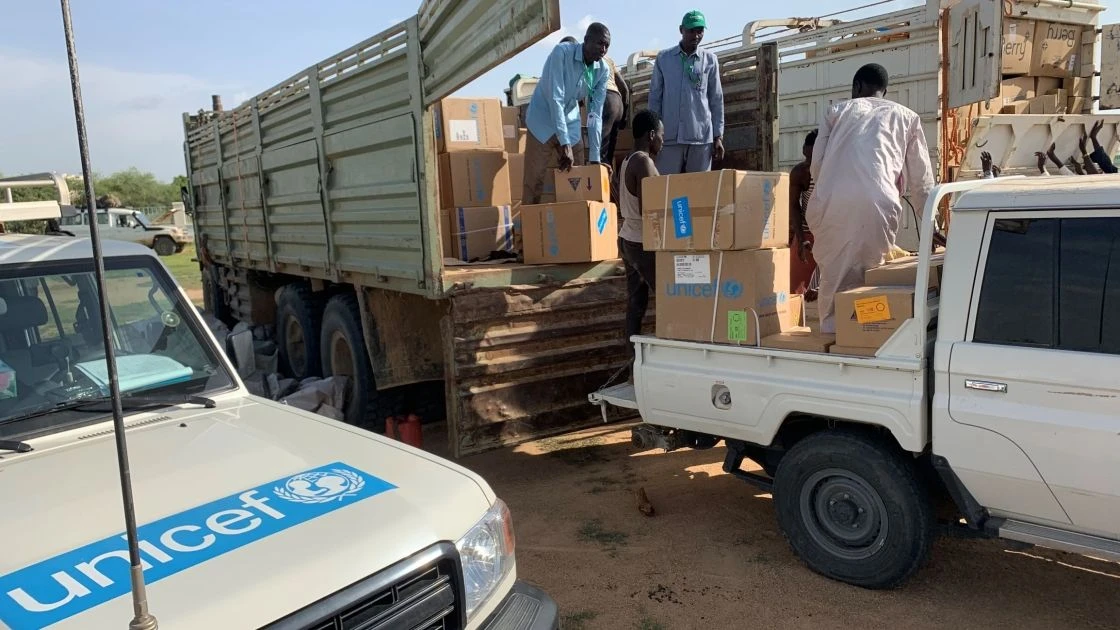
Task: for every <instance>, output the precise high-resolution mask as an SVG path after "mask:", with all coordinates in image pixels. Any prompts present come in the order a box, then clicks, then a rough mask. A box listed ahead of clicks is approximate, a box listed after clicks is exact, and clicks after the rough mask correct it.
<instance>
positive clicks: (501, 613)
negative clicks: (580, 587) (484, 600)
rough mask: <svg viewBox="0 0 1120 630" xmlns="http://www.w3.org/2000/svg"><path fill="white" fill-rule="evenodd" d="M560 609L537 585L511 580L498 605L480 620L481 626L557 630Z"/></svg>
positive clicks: (493, 629) (490, 629)
mask: <svg viewBox="0 0 1120 630" xmlns="http://www.w3.org/2000/svg"><path fill="white" fill-rule="evenodd" d="M559 627H560V610H559V608H557V606H556V602H554V601H552V598H551V597H549V596H548V594H547V593H545V592H544V591H542V590H541V589H539V588H537V587H535V586H530V585H529V584H526V583H525V582H521V581H518V582H516V583H514V585H513V589H512V590H510V592H509V594H508V595H506V598H505V599H503V600H502V603H500V604H498V609H497V610H495V611H494V614H492V615H490V618H489V619H487V620H486V621H485V622H483V624H482V627H481V630H557V629H558V628H559Z"/></svg>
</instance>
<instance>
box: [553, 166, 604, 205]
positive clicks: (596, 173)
mask: <svg viewBox="0 0 1120 630" xmlns="http://www.w3.org/2000/svg"><path fill="white" fill-rule="evenodd" d="M553 181H554V182H555V185H556V201H557V202H558V203H566V202H569V201H594V202H596V203H607V202H609V201H610V200H611V180H610V171H608V170H607V167H606V166H603V165H602V164H589V165H587V166H573V167H572V168H571V169H570V170H568V171H561V170H560V169H556V170H555V171H553Z"/></svg>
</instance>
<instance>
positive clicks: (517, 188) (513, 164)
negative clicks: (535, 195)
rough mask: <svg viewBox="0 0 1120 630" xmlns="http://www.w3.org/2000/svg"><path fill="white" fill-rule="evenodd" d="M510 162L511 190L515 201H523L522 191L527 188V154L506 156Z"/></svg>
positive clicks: (511, 195)
mask: <svg viewBox="0 0 1120 630" xmlns="http://www.w3.org/2000/svg"><path fill="white" fill-rule="evenodd" d="M506 162H507V163H508V164H509V192H510V197H512V198H513V203H521V193H522V191H524V190H525V155H524V154H521V153H518V154H516V155H509V156H506Z"/></svg>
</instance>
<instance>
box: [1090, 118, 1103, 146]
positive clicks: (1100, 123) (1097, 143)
mask: <svg viewBox="0 0 1120 630" xmlns="http://www.w3.org/2000/svg"><path fill="white" fill-rule="evenodd" d="M1101 129H1104V121H1103V120H1098V121H1097V122H1095V123H1093V128H1092V130H1090V131H1089V139H1090V140H1092V141H1093V148H1094V149H1099V148H1101V143H1100V140H1097V134H1098V133H1100V132H1101Z"/></svg>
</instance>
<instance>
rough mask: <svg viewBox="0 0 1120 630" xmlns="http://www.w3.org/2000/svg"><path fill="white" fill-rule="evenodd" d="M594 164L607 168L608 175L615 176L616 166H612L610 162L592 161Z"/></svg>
mask: <svg viewBox="0 0 1120 630" xmlns="http://www.w3.org/2000/svg"><path fill="white" fill-rule="evenodd" d="M591 164H592V165H595V164H598V165H600V166H604V167H606V169H607V177H612V178H613V177H614V168H612V167H611V165H610V162H591Z"/></svg>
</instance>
